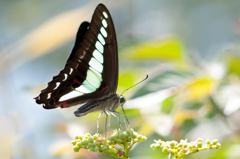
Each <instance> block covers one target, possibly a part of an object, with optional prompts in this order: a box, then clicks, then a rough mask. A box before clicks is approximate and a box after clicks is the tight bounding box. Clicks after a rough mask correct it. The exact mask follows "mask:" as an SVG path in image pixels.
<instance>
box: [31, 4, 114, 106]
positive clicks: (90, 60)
mask: <svg viewBox="0 0 240 159" xmlns="http://www.w3.org/2000/svg"><path fill="white" fill-rule="evenodd" d="M117 81H118V57H117V44H116V35H115V31H114V26H113V22H112V19H111V16H110V14H109V12H108V10H107V8H106V7H105V6H104V5H103V4H99V5H98V6H97V8H96V10H95V12H94V14H93V17H92V21H91V24H90V25H89V23H88V22H83V23H82V24H81V26H80V28H79V30H78V33H77V38H76V43H75V46H74V47H73V50H72V52H71V54H70V56H69V58H68V60H67V63H66V65H65V68H64V69H63V70H62V71H61V72H60V73H59V75H57V76H55V77H53V80H52V81H51V82H49V83H48V87H47V88H46V89H44V90H42V91H41V93H40V95H39V96H37V97H36V98H35V99H36V102H37V103H38V104H42V105H43V106H44V108H46V109H52V108H56V107H62V108H63V107H69V106H73V105H76V104H81V103H85V102H87V101H90V100H99V99H103V98H105V97H107V96H109V95H111V94H114V93H115V92H116V87H117Z"/></svg>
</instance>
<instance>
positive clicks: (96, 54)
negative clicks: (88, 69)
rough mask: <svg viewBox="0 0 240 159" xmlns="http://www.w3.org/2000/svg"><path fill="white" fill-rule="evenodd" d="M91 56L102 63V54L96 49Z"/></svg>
mask: <svg viewBox="0 0 240 159" xmlns="http://www.w3.org/2000/svg"><path fill="white" fill-rule="evenodd" d="M93 57H95V58H96V59H97V60H98V61H99V62H100V63H103V55H102V54H101V53H99V51H97V50H96V49H95V50H94V51H93Z"/></svg>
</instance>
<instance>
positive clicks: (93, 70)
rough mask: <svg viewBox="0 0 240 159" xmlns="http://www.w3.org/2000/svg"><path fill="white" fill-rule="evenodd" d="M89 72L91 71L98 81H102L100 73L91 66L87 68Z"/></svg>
mask: <svg viewBox="0 0 240 159" xmlns="http://www.w3.org/2000/svg"><path fill="white" fill-rule="evenodd" d="M89 70H90V71H92V72H93V73H94V74H95V75H96V76H97V78H98V79H99V80H100V81H102V74H101V73H99V72H98V71H97V70H96V69H95V68H93V67H91V66H90V67H89Z"/></svg>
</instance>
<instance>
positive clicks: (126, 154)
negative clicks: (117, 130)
mask: <svg viewBox="0 0 240 159" xmlns="http://www.w3.org/2000/svg"><path fill="white" fill-rule="evenodd" d="M123 146H124V147H123V152H125V155H124V159H129V158H128V156H129V153H130V148H129V147H128V145H127V142H125V143H124V145H123Z"/></svg>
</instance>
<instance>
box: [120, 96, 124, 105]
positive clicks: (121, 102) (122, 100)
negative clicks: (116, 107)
mask: <svg viewBox="0 0 240 159" xmlns="http://www.w3.org/2000/svg"><path fill="white" fill-rule="evenodd" d="M119 102H120V104H124V103H125V99H124V97H123V96H120V99H119Z"/></svg>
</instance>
